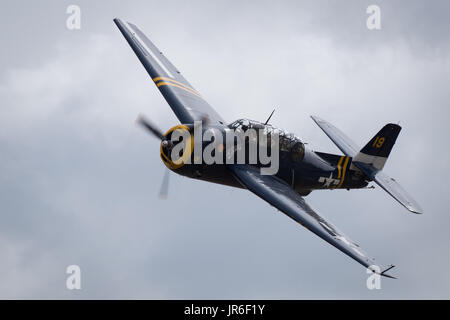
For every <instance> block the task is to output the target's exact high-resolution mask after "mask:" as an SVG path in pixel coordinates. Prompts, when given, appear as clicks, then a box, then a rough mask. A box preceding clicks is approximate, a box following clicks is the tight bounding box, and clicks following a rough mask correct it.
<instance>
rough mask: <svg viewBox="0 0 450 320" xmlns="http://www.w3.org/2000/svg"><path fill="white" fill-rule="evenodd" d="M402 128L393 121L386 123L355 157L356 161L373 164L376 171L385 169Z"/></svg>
mask: <svg viewBox="0 0 450 320" xmlns="http://www.w3.org/2000/svg"><path fill="white" fill-rule="evenodd" d="M401 129H402V128H401V127H400V126H399V125H397V124H393V123H389V124H387V125H385V126H384V127H383V128H382V129H381V130H380V131H379V132H378V133H377V134H376V135H375V136H374V137H373V138H372V139H371V140H370V141H369V143H367V144H366V145H365V146H364V148H362V149H361V151H360V152H359V153H358V154H356V156H355V157H354V158H353V161H354V162H359V163H363V164H365V165H368V166H372V167H373V169H375V170H376V171H380V170H381V169H383V167H384V164H385V163H386V160H387V158H388V156H389V154H390V153H391V150H392V147H393V146H394V143H395V140H397V137H398V134H399V133H400V130H401Z"/></svg>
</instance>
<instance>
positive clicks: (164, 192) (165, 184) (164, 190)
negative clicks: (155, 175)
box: [159, 168, 170, 199]
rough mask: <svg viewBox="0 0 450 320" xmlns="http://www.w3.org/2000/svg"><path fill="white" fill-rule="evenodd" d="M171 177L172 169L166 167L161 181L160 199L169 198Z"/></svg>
mask: <svg viewBox="0 0 450 320" xmlns="http://www.w3.org/2000/svg"><path fill="white" fill-rule="evenodd" d="M169 177H170V170H169V169H167V168H166V171H165V172H164V177H163V180H162V183H161V188H160V189H159V198H160V199H167V196H168V195H169Z"/></svg>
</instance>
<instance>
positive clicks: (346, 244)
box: [229, 165, 392, 277]
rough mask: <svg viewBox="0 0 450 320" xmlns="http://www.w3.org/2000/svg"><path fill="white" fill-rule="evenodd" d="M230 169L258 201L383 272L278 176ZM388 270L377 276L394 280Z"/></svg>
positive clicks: (250, 168) (372, 268)
mask: <svg viewBox="0 0 450 320" xmlns="http://www.w3.org/2000/svg"><path fill="white" fill-rule="evenodd" d="M229 168H230V170H231V171H232V172H233V174H234V175H235V177H236V178H237V179H238V180H239V182H240V183H241V184H242V185H243V186H244V187H246V188H247V189H248V190H250V191H251V192H253V193H254V194H256V195H257V196H258V197H260V198H262V199H263V200H265V201H267V202H268V203H270V204H271V205H272V206H274V207H275V208H277V209H278V210H280V211H282V212H283V213H285V214H286V215H288V216H289V217H290V218H292V219H293V220H295V221H297V222H298V223H300V224H301V225H302V226H304V227H305V228H306V229H308V230H310V231H312V232H313V233H315V234H316V235H318V236H319V237H321V238H322V239H323V240H325V241H327V242H328V243H330V244H331V245H333V246H335V247H336V248H338V249H339V250H341V251H342V252H344V253H345V254H347V255H348V256H350V257H351V258H353V259H355V260H356V261H358V262H359V263H360V264H362V265H363V266H365V267H367V268H370V269H371V270H372V271H374V272H377V271H380V270H377V268H374V267H373V266H374V265H376V263H375V261H374V259H372V258H369V257H368V256H367V254H366V253H364V252H363V251H362V250H361V248H360V247H359V245H357V244H356V243H355V242H353V241H352V240H350V239H349V238H348V237H347V236H345V235H344V234H343V233H342V232H340V231H339V230H338V229H337V228H336V227H335V226H333V225H332V224H331V223H330V222H328V221H326V220H325V219H324V218H323V217H321V216H320V215H319V214H318V213H317V212H316V211H315V210H314V209H312V208H311V207H310V206H309V205H308V204H307V203H306V202H305V200H304V199H303V198H302V197H301V196H300V195H299V194H298V193H297V192H295V190H293V189H292V188H291V187H290V186H289V185H287V184H286V183H285V182H284V181H282V180H280V179H279V178H277V177H275V176H269V175H261V174H260V173H259V170H258V169H255V168H253V167H250V166H244V165H234V166H230V167H229ZM388 269H390V268H388ZM388 269H386V270H385V271H382V272H377V273H380V274H381V275H383V276H387V277H392V276H389V275H387V274H385V273H384V272H386V271H387V270H388Z"/></svg>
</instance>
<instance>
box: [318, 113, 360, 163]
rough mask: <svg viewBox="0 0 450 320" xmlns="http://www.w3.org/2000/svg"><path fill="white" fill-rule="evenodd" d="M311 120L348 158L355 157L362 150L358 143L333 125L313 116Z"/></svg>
mask: <svg viewBox="0 0 450 320" xmlns="http://www.w3.org/2000/svg"><path fill="white" fill-rule="evenodd" d="M311 118H312V119H313V120H314V121H315V122H316V123H317V125H318V126H319V127H320V129H322V130H323V132H325V134H326V135H327V136H328V137H329V138H330V139H331V141H333V142H334V144H335V145H336V146H337V147H338V148H339V149H340V150H341V151H342V152H343V153H344V154H345V155H346V156H349V157H354V156H355V155H356V154H357V153H358V152H359V150H360V149H361V148H359V147H358V145H357V144H356V143H354V142H353V141H352V140H351V139H350V138H349V137H347V136H346V135H345V133H343V132H342V131H341V130H339V129H338V128H336V127H335V126H333V125H332V124H331V123H329V122H327V121H325V120H323V119H321V118H319V117H316V116H311Z"/></svg>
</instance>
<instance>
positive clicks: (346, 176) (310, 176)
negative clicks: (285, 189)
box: [161, 119, 368, 195]
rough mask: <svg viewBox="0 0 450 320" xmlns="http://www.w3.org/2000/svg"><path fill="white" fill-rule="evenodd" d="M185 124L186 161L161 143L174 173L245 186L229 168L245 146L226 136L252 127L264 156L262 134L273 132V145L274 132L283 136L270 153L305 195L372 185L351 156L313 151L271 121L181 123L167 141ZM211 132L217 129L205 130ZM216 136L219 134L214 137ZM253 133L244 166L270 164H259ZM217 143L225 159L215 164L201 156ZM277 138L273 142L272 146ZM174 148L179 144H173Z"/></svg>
mask: <svg viewBox="0 0 450 320" xmlns="http://www.w3.org/2000/svg"><path fill="white" fill-rule="evenodd" d="M180 128H181V129H183V130H186V131H189V135H190V137H189V136H188V137H187V138H184V139H180V143H184V144H185V145H184V147H185V148H184V149H183V150H184V153H183V161H180V160H179V161H178V162H176V161H172V159H171V157H170V152H169V151H171V150H169V149H167V143H166V144H165V145H164V146H163V144H162V145H161V159H162V160H163V162H164V164H165V165H166V166H167V167H168V168H169V169H171V170H172V171H174V172H176V173H178V174H181V175H184V176H187V177H190V178H194V179H199V180H205V181H209V182H213V183H219V184H224V185H229V186H233V187H239V188H241V187H242V186H241V184H240V183H239V182H238V181H237V179H235V177H234V176H233V175H232V174H231V172H230V170H228V169H227V166H229V165H233V164H234V163H236V162H237V158H238V157H237V156H236V155H233V153H237V152H238V151H237V149H239V148H237V147H236V145H237V144H236V138H234V139H233V140H232V141H230V140H227V138H226V134H227V133H229V132H230V131H233V132H240V133H244V134H248V133H250V131H249V130H255V131H256V130H259V132H260V133H261V134H260V135H259V136H258V135H257V136H255V141H256V142H255V143H256V145H258V147H257V148H258V154H260V152H261V151H259V148H261V145H262V144H263V143H262V141H263V140H261V142H260V139H261V137H267V136H268V137H269V144H270V137H272V139H273V137H274V135H275V134H277V136H278V141H277V148H273V149H271V148H270V147H268V149H269V150H270V151H269V153H268V154H270V155H271V156H272V157H274V156H275V155H278V157H277V158H278V159H277V168H276V169H277V170H276V171H275V172H274V174H275V175H276V176H277V177H278V178H280V179H282V180H283V181H285V182H286V183H287V184H289V185H290V186H291V187H292V188H293V189H294V190H296V191H297V192H298V193H299V194H301V195H307V194H309V193H310V192H311V191H312V190H319V189H356V188H363V187H365V186H367V184H368V182H367V177H366V176H365V175H364V174H363V173H362V172H361V171H360V170H359V169H357V168H356V167H354V166H352V164H351V162H352V158H351V157H347V156H342V155H335V154H328V153H323V152H316V151H312V150H310V149H308V148H306V146H305V144H304V143H303V142H302V141H301V139H300V138H299V137H297V136H296V135H294V134H291V133H287V132H285V131H284V130H281V129H278V128H276V127H273V126H272V125H269V124H263V123H261V122H257V121H253V120H248V119H240V120H237V121H235V122H233V123H231V124H230V125H228V126H226V127H225V126H211V125H209V126H204V128H202V129H201V130H199V129H198V128H196V127H194V126H193V125H181V126H176V127H174V128H172V129H171V130H169V131H168V132H167V133H166V137H167V139H169V138H171V135H172V134H173V132H175V131H176V130H177V129H180ZM206 131H210V132H213V133H209V134H205V132H206ZM198 136H201V137H205V136H208V137H209V138H208V139H206V141H204V140H202V139H196V138H195V137H197V138H198ZM211 136H213V138H212V139H211ZM249 136H250V138H249V137H247V140H246V138H244V139H243V141H245V142H244V143H243V146H244V149H245V160H244V163H241V164H244V165H251V166H255V167H258V168H265V167H267V166H268V164H267V162H266V163H262V160H261V161H260V159H257V161H256V162H255V161H253V162H252V161H251V160H250V158H251V157H250V153H251V152H252V148H251V147H250V145H249V141H251V137H252V136H251V135H249ZM218 138H220V139H218ZM194 141H196V144H195V147H197V146H198V147H199V149H201V150H200V152H197V151H194V149H195V148H194ZM211 141H215V142H217V143H219V148H218V149H216V150H215V153H214V152H213V155H214V156H216V160H217V159H219V160H220V159H222V161H216V162H213V163H211V161H209V162H208V161H207V160H205V159H202V161H199V157H200V158H201V156H202V152H204V151H207V149H206V148H208V145H210V144H211ZM219 141H220V142H219ZM273 142H274V141H273V140H272V145H273ZM232 144H234V145H233V147H231V145H232ZM265 145H267V142H265ZM172 147H173V145H172V144H171V148H172ZM241 149H242V148H241ZM186 150H187V152H186ZM209 150H211V147H209ZM217 150H220V151H222V150H223V157H222V156H219V155H218V152H220V151H217ZM239 150H240V149H239ZM273 150H276V154H273ZM231 157H232V158H233V159H234V162H233V163H231V161H229V160H230V159H231ZM242 159H244V158H241V160H242ZM174 162H176V163H174Z"/></svg>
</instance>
